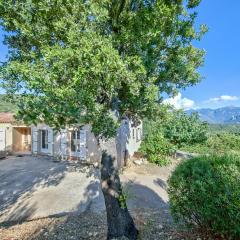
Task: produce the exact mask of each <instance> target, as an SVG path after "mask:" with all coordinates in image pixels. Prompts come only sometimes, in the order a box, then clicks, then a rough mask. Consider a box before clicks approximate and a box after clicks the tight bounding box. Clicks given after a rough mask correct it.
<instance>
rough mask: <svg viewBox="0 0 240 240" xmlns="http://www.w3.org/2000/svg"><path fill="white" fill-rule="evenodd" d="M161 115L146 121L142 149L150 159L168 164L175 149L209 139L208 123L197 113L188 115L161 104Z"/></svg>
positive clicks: (161, 163)
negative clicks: (201, 119) (153, 119)
mask: <svg viewBox="0 0 240 240" xmlns="http://www.w3.org/2000/svg"><path fill="white" fill-rule="evenodd" d="M160 109H161V111H160V113H161V116H159V118H157V120H155V121H148V120H145V121H144V140H143V142H142V144H141V149H140V151H141V152H142V153H143V154H144V155H145V156H146V157H147V158H148V160H149V161H151V162H154V163H157V164H158V165H166V164H167V163H168V162H169V160H168V156H169V155H172V154H173V153H174V151H175V150H177V149H179V148H181V147H183V146H187V145H193V144H199V143H203V142H205V141H206V140H207V129H208V125H207V123H205V122H201V121H200V120H199V117H198V115H197V114H192V115H190V116H189V115H187V114H186V113H185V112H183V111H181V110H174V109H169V108H168V107H163V106H160Z"/></svg>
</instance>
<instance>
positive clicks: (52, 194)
mask: <svg viewBox="0 0 240 240" xmlns="http://www.w3.org/2000/svg"><path fill="white" fill-rule="evenodd" d="M174 166H175V165H174V164H173V165H171V166H170V167H164V168H159V167H157V166H154V165H151V164H146V165H142V166H134V165H133V166H132V167H130V168H128V169H126V170H125V171H124V172H123V174H122V175H121V181H122V183H124V185H125V188H124V189H125V190H124V191H125V192H126V194H127V200H128V201H127V204H128V207H129V209H130V210H135V211H137V212H141V210H140V209H141V208H150V209H154V210H156V211H157V212H159V214H161V216H163V219H167V221H171V217H170V215H169V209H168V195H167V192H166V188H167V178H168V177H169V175H170V174H171V171H172V169H173V168H174ZM85 210H90V211H94V212H98V211H103V210H105V206H104V199H103V195H102V192H101V189H100V181H99V170H96V169H94V168H93V167H84V166H79V164H74V163H73V162H53V161H52V160H51V159H49V158H44V157H31V156H28V157H9V158H8V159H6V160H0V223H1V222H4V221H19V220H25V219H35V218H42V217H48V216H57V215H64V214H67V213H80V212H83V211H85Z"/></svg>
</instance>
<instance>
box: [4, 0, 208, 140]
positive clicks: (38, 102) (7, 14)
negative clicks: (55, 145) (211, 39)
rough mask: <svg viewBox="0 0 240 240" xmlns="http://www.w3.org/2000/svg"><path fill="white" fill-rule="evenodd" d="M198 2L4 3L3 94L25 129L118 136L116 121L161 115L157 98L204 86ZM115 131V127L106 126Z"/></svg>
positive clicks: (26, 0)
mask: <svg viewBox="0 0 240 240" xmlns="http://www.w3.org/2000/svg"><path fill="white" fill-rule="evenodd" d="M199 2H200V1H199V0H189V1H187V4H186V2H185V1H182V0H181V1H166V0H157V1H150V0H148V1H145V0H133V1H128V0H127V1H126V0H119V1H115V0H102V1H95V0H89V1H85V0H71V1H66V0H52V1H33V0H21V1H20V0H16V1H12V0H2V1H0V16H1V17H0V18H1V19H0V24H1V26H2V27H3V29H4V31H5V32H6V37H5V43H6V44H7V45H8V47H9V49H10V51H9V57H8V59H7V62H6V63H4V64H3V65H2V67H1V74H0V78H1V79H3V80H4V83H3V84H2V86H3V87H4V88H5V89H6V90H7V93H8V94H9V96H10V99H11V100H12V101H14V98H15V96H16V94H19V95H18V97H21V100H20V101H19V99H18V100H17V101H15V102H16V103H17V104H18V106H19V111H18V116H19V118H20V119H22V120H24V121H25V122H26V123H37V122H39V121H44V122H45V123H47V124H49V125H51V126H55V127H57V128H60V127H64V126H65V125H73V124H86V123H89V124H91V125H92V126H94V127H93V131H94V132H95V134H96V135H100V136H101V135H103V136H107V137H110V136H113V135H114V134H115V133H116V131H115V129H116V127H117V125H118V124H117V123H116V118H115V117H114V116H113V114H112V110H117V111H118V113H119V115H118V116H117V120H121V118H123V117H126V116H127V117H129V118H143V117H146V116H147V117H149V118H150V117H152V116H153V115H154V114H155V111H156V107H157V104H158V101H159V100H161V97H159V93H161V92H167V93H173V92H176V91H177V90H178V89H180V88H184V87H187V86H191V85H193V84H196V83H198V82H199V81H200V79H201V77H200V74H199V73H198V71H197V69H198V68H199V67H200V66H201V65H202V64H203V58H204V51H203V50H201V49H198V48H195V47H194V46H193V45H192V42H194V41H195V40H200V39H201V37H202V35H203V34H204V33H205V32H206V30H207V29H206V27H205V26H204V25H203V26H200V28H199V29H195V26H196V24H195V20H196V17H197V14H196V13H193V11H192V9H191V8H194V7H196V6H197V5H198V4H199ZM106 123H109V124H106Z"/></svg>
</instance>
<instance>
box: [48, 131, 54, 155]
mask: <svg viewBox="0 0 240 240" xmlns="http://www.w3.org/2000/svg"><path fill="white" fill-rule="evenodd" d="M48 154H49V155H50V156H52V155H53V129H52V128H48Z"/></svg>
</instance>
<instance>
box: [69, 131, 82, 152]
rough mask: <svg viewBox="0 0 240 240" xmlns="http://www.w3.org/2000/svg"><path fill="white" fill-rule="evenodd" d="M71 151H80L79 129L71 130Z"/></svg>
mask: <svg viewBox="0 0 240 240" xmlns="http://www.w3.org/2000/svg"><path fill="white" fill-rule="evenodd" d="M71 151H72V152H80V129H78V130H75V131H71Z"/></svg>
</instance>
